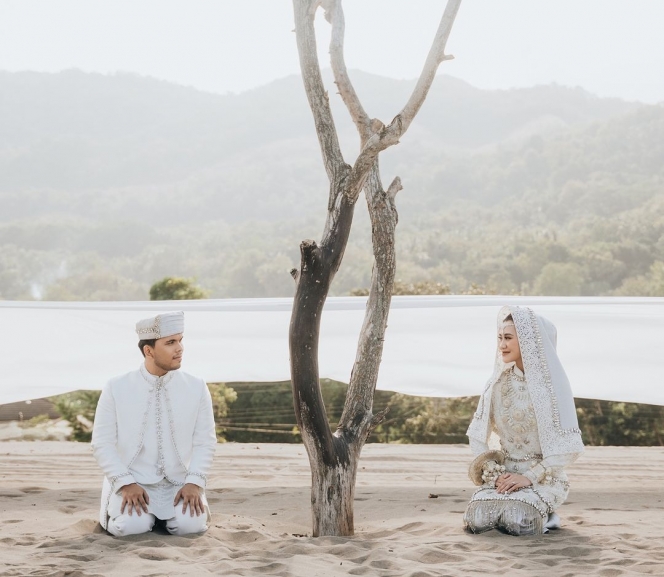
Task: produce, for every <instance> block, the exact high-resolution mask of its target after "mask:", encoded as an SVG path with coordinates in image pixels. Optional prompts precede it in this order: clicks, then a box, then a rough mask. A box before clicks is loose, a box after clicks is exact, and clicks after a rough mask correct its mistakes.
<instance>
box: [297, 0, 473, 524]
mask: <svg viewBox="0 0 664 577" xmlns="http://www.w3.org/2000/svg"><path fill="white" fill-rule="evenodd" d="M460 3H461V0H448V2H447V6H446V8H445V11H444V14H443V17H442V19H441V22H440V25H439V27H438V31H437V33H436V36H435V39H434V41H433V45H432V47H431V49H430V51H429V54H428V57H427V59H426V62H425V64H424V68H423V70H422V73H421V76H420V78H419V80H418V82H417V84H416V86H415V89H414V90H413V93H412V95H411V96H410V98H409V100H408V102H407V103H406V105H405V106H404V108H403V109H402V110H401V111H400V112H399V113H398V114H397V115H396V116H395V117H394V119H393V120H392V122H391V123H390V124H388V125H387V126H386V125H384V124H383V123H382V122H381V121H380V120H377V119H372V118H371V117H370V116H369V115H368V114H367V113H366V112H365V110H364V108H363V107H362V104H361V103H360V100H359V98H358V96H357V94H356V93H355V90H354V88H353V85H352V83H351V81H350V78H349V76H348V73H347V70H346V64H345V61H344V13H343V9H342V6H341V0H293V7H294V10H295V34H296V37H297V47H298V52H299V58H300V67H301V70H302V79H303V81H304V87H305V91H306V94H307V98H308V100H309V105H310V107H311V111H312V113H313V117H314V123H315V126H316V132H317V134H318V141H319V144H320V148H321V152H322V155H323V162H324V164H325V170H326V171H327V176H328V178H329V181H330V189H329V201H328V209H327V210H328V214H327V220H326V223H325V229H324V231H323V236H322V239H321V241H320V243H316V242H315V241H313V240H305V241H303V242H302V243H301V245H300V252H301V263H300V269H299V271H298V270H297V269H293V271H292V275H293V277H294V278H295V282H296V285H297V288H296V293H295V299H294V302H293V312H292V316H291V323H290V332H289V345H290V366H291V379H292V385H293V398H294V405H295V415H296V419H297V423H298V426H299V427H300V431H301V434H302V439H303V441H304V445H305V447H306V449H307V454H308V455H309V462H310V465H311V482H312V487H311V506H312V513H313V535H314V536H321V535H352V534H353V531H354V527H353V499H354V493H355V477H356V472H357V464H358V461H359V458H360V452H361V450H362V446H363V445H364V443H365V441H366V439H367V437H368V436H369V434H370V433H371V431H372V430H373V429H374V428H375V427H376V426H377V425H378V424H379V423H380V422H381V421H382V420H383V418H384V416H385V415H384V412H379V413H377V414H375V415H374V414H373V412H372V407H373V397H374V391H375V388H376V381H377V378H378V369H379V366H380V361H381V356H382V352H383V337H384V335H385V328H386V326H387V317H388V313H389V309H390V301H391V298H392V287H393V284H394V274H395V268H396V260H395V245H394V231H395V227H396V224H397V211H396V206H395V196H396V194H397V192H398V191H399V190H401V181H400V179H399V177H396V178H395V179H394V180H393V181H392V184H390V186H389V187H388V188H387V190H384V188H383V185H382V184H381V178H380V171H379V166H378V155H379V153H380V152H381V151H383V150H385V149H386V148H388V147H390V146H393V145H395V144H397V143H398V142H399V138H401V136H402V135H403V134H404V133H405V132H406V130H407V129H408V127H409V126H410V124H411V123H412V121H413V119H414V118H415V115H416V114H417V112H418V111H419V109H420V107H421V106H422V103H423V102H424V100H425V98H426V96H427V93H428V91H429V88H430V87H431V84H432V82H433V80H434V77H435V75H436V71H437V69H438V66H439V65H440V63H441V62H442V61H443V60H448V59H451V58H452V56H447V55H445V45H446V43H447V39H448V37H449V34H450V31H451V29H452V25H453V23H454V19H455V17H456V14H457V11H458V9H459V5H460ZM320 7H322V8H323V9H324V11H325V17H326V19H327V20H328V22H330V24H331V27H332V36H331V42H330V58H331V64H332V71H333V73H334V79H335V83H336V85H337V87H338V89H339V93H340V94H341V97H342V98H343V101H344V103H345V104H346V107H347V108H348V111H349V112H350V115H351V117H352V119H353V122H354V123H355V125H356V126H357V129H358V131H359V134H360V142H361V148H360V153H359V155H358V157H357V158H356V160H355V162H354V163H353V164H352V165H349V164H347V163H346V162H345V160H344V157H343V156H342V153H341V149H340V146H339V141H338V138H337V132H336V129H335V126H334V121H333V119H332V113H331V111H330V106H329V101H328V95H327V92H326V91H325V88H324V86H323V80H322V78H321V73H320V66H319V62H318V56H317V51H316V36H315V31H314V17H315V14H316V11H317V10H318V8H320ZM362 190H364V193H365V197H366V201H367V205H368V208H369V214H370V218H371V227H372V242H373V254H374V267H373V273H372V279H371V289H370V293H369V299H368V302H367V309H366V314H365V318H364V324H363V326H362V331H361V334H360V337H359V343H358V347H357V356H356V359H355V363H354V366H353V370H352V373H351V377H350V385H349V388H348V393H347V395H346V401H345V404H344V409H343V413H342V416H341V420H340V421H339V424H338V425H337V429H336V431H335V432H332V430H331V429H330V426H329V424H328V418H327V414H326V411H325V405H324V403H323V398H322V395H321V389H320V381H319V371H318V338H319V332H320V320H321V314H322V312H323V306H324V304H325V300H326V298H327V294H328V291H329V288H330V284H331V283H332V280H333V278H334V275H335V273H336V272H337V270H338V269H339V266H340V264H341V261H342V259H343V255H344V251H345V249H346V244H347V242H348V235H349V233H350V229H351V225H352V222H353V211H354V208H355V203H356V201H357V199H358V197H359V195H360V192H361V191H362Z"/></svg>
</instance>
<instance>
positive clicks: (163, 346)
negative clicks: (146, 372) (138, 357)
mask: <svg viewBox="0 0 664 577" xmlns="http://www.w3.org/2000/svg"><path fill="white" fill-rule="evenodd" d="M183 338H184V335H183V334H182V333H179V334H177V335H171V336H170V337H164V338H163V339H157V340H156V341H155V343H154V348H153V349H151V350H150V352H151V355H150V356H151V357H152V360H153V362H154V364H155V365H156V366H157V367H159V368H160V369H161V370H162V371H175V370H177V369H179V368H180V365H181V364H182V353H183V352H184V345H183V344H182V339H183Z"/></svg>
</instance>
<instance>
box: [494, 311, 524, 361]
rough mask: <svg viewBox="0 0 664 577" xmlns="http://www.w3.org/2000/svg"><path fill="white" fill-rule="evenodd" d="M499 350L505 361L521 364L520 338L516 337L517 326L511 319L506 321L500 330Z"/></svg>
mask: <svg viewBox="0 0 664 577" xmlns="http://www.w3.org/2000/svg"><path fill="white" fill-rule="evenodd" d="M498 350H499V351H500V353H501V355H502V357H503V362H504V363H516V364H517V366H518V365H520V364H521V348H520V347H519V339H518V338H517V337H516V328H515V327H514V323H513V322H511V321H507V322H506V323H504V324H503V325H502V326H501V327H500V329H499V330H498Z"/></svg>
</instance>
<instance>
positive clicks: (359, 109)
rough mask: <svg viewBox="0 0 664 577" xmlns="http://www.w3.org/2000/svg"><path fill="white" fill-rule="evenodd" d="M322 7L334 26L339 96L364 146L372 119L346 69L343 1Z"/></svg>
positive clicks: (334, 64) (333, 57) (331, 0)
mask: <svg viewBox="0 0 664 577" xmlns="http://www.w3.org/2000/svg"><path fill="white" fill-rule="evenodd" d="M322 6H323V9H324V10H325V17H326V18H327V20H328V22H330V24H331V25H332V32H331V37H330V63H331V64H332V72H333V73H334V81H335V83H336V85H337V87H338V88H339V94H340V95H341V98H342V99H343V101H344V103H345V104H346V108H348V112H350V116H351V118H352V119H353V122H354V123H355V126H357V130H358V132H359V133H360V137H361V140H362V144H363V145H364V143H365V142H366V141H367V140H368V139H369V137H370V136H371V134H372V130H371V119H370V118H369V115H368V114H367V113H366V112H365V111H364V107H363V106H362V103H361V102H360V99H359V97H358V96H357V93H356V92H355V88H354V87H353V83H352V82H351V81H350V77H349V76H348V70H347V69H346V60H345V58H344V38H345V33H346V21H345V18H344V11H343V8H342V7H341V0H323V2H322Z"/></svg>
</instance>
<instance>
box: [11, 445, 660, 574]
mask: <svg viewBox="0 0 664 577" xmlns="http://www.w3.org/2000/svg"><path fill="white" fill-rule="evenodd" d="M469 458H470V456H469V451H468V448H467V447H463V446H432V445H419V446H415V445H368V446H367V447H365V450H364V452H363V459H362V463H361V470H360V472H359V474H358V484H357V494H356V507H355V516H356V519H355V525H356V532H357V534H356V535H355V536H354V537H351V538H339V537H335V538H331V537H323V538H318V539H313V538H311V537H310V536H309V535H310V534H311V526H310V525H311V524H310V510H309V488H308V483H309V468H308V462H307V458H306V454H305V452H304V449H303V447H302V446H299V445H253V444H246V445H244V444H231V443H229V444H224V445H219V446H218V448H217V458H216V461H215V464H214V472H213V477H212V480H211V483H210V488H209V490H208V496H209V500H210V504H211V506H212V508H213V514H214V519H213V525H212V527H211V528H210V530H209V531H208V532H207V533H206V534H205V535H203V536H198V537H172V536H170V535H167V534H165V533H164V532H163V531H159V530H157V531H155V532H153V533H151V534H148V535H143V536H136V537H129V538H124V539H117V538H113V537H110V536H108V535H107V534H105V533H104V532H103V531H102V530H101V529H100V527H99V526H98V524H97V511H98V503H99V487H100V473H99V470H98V469H97V466H96V463H95V462H94V460H93V458H92V455H91V452H90V448H89V446H88V445H85V444H77V443H65V442H4V443H0V576H2V577H5V576H7V577H8V576H21V577H23V576H65V575H67V576H69V577H93V576H104V577H106V576H110V577H114V576H126V575H142V576H152V577H157V576H165V575H168V576H173V577H175V576H181V575H192V576H193V575H196V576H198V575H231V576H232V575H238V576H240V575H242V576H244V575H279V576H294V577H315V576H321V577H323V576H328V575H379V576H394V577H429V576H443V575H445V576H460V575H503V574H504V575H530V576H532V577H540V576H544V575H556V576H559V577H564V576H568V577H571V576H577V575H591V576H595V575H596V576H602V577H613V576H621V575H664V523H663V522H662V521H663V519H664V515H663V511H664V451H662V449H660V448H613V447H612V448H604V447H598V448H595V447H591V448H589V449H588V450H587V452H586V453H585V455H584V456H583V457H582V458H581V460H580V461H579V462H578V463H577V464H576V465H574V466H573V467H572V468H571V470H570V480H571V482H572V491H571V494H570V499H569V501H568V503H567V504H565V505H564V506H563V508H562V509H561V510H560V514H561V517H562V518H563V529H561V530H559V531H556V532H553V533H551V534H549V535H544V536H541V537H530V538H528V537H525V538H524V537H522V538H515V537H510V536H507V535H503V534H499V533H497V532H495V531H492V532H490V533H486V534H483V535H468V534H466V533H464V532H463V530H462V528H461V516H462V513H463V510H464V507H465V504H466V502H467V500H468V498H469V496H470V494H471V492H472V491H473V488H472V486H471V485H470V481H468V480H467V477H466V466H467V463H468V461H469ZM598 480H600V483H599V484H598ZM430 494H435V495H438V497H437V498H430V497H429V495H430Z"/></svg>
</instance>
